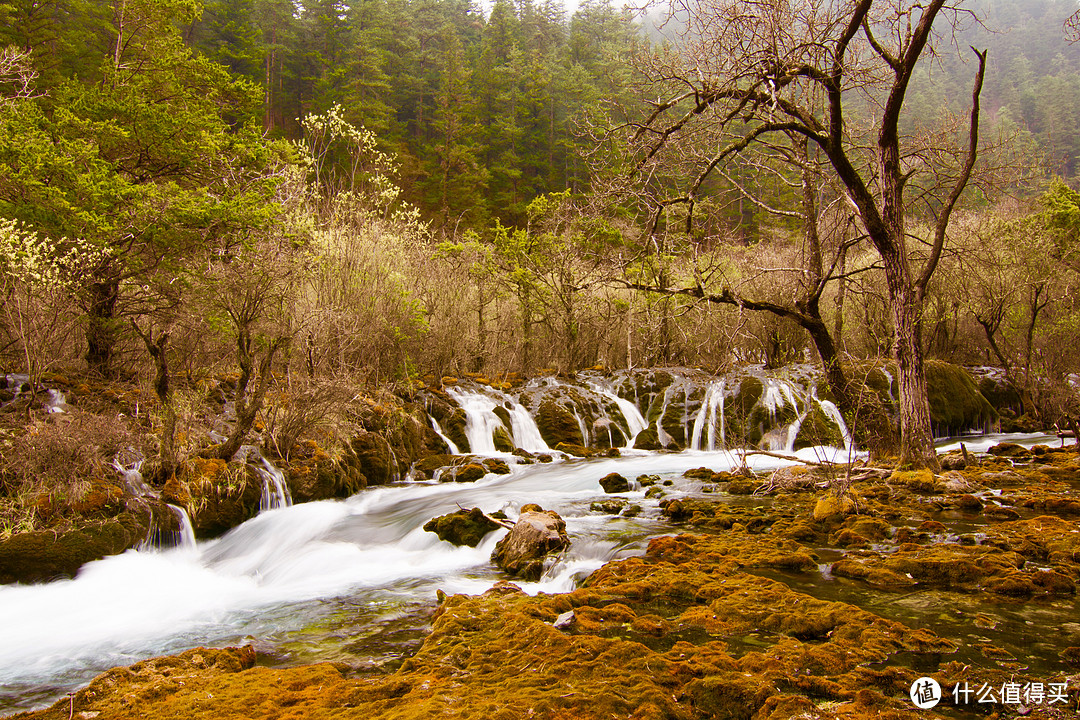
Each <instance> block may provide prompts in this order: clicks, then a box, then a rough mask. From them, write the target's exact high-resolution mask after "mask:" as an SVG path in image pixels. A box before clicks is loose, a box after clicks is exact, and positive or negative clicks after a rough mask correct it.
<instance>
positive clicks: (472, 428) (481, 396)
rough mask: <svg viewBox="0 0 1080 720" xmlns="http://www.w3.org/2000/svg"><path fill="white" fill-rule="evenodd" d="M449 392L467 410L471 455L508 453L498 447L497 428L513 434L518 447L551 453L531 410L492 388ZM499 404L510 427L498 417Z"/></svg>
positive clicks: (451, 390)
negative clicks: (505, 414)
mask: <svg viewBox="0 0 1080 720" xmlns="http://www.w3.org/2000/svg"><path fill="white" fill-rule="evenodd" d="M447 393H448V394H449V395H450V397H452V398H453V399H454V401H455V402H456V403H457V404H458V405H459V406H460V407H461V409H462V410H464V411H465V437H466V438H468V440H469V447H470V448H471V449H472V452H474V453H476V454H477V455H505V454H506V453H503V452H499V451H498V450H497V449H496V448H495V431H496V430H497V429H498V428H502V429H503V430H506V431H507V432H508V433H509V434H510V436H511V437H512V438H513V441H514V445H515V446H516V447H519V448H521V449H523V450H528V451H529V452H551V448H549V447H548V445H547V443H546V442H544V438H543V437H542V436H541V435H540V428H539V427H537V425H536V421H535V420H534V419H533V417H532V415H531V414H530V413H529V411H528V410H527V409H526V408H525V407H524V406H523V405H522V404H521V403H519V402H518V401H517V400H514V399H513V398H511V397H509V396H508V395H506V394H505V393H503V392H501V391H499V390H495V389H492V388H485V389H484V390H483V391H480V390H476V391H466V390H460V389H458V388H450V389H449V390H447ZM499 405H501V406H502V407H503V409H505V410H506V412H507V414H508V415H509V416H510V427H509V428H507V427H506V424H505V423H504V422H503V421H502V420H501V419H500V418H499V416H498V415H496V414H495V408H496V407H497V406H499Z"/></svg>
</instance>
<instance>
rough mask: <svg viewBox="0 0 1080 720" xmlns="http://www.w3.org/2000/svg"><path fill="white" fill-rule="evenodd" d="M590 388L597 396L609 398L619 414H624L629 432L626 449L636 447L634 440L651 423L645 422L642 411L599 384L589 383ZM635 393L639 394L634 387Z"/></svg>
mask: <svg viewBox="0 0 1080 720" xmlns="http://www.w3.org/2000/svg"><path fill="white" fill-rule="evenodd" d="M589 387H590V388H591V389H592V391H593V392H595V393H596V394H597V395H600V396H601V397H604V398H607V399H608V400H610V401H612V402H613V403H615V405H616V406H617V407H618V408H619V412H621V413H622V416H623V420H624V421H625V423H626V431H627V432H626V446H625V447H627V448H632V447H634V440H635V439H636V438H637V436H638V433H640V432H641V431H642V430H644V429H645V428H647V427H648V426H649V423H648V422H646V421H645V418H644V417H642V415H641V411H640V410H638V407H637V405H636V404H634V403H632V402H630V401H629V400H626V399H624V398H621V397H619V396H618V395H616V394H615V393H614V392H612V391H611V390H609V389H607V388H605V387H603V386H601V385H600V384H599V383H596V382H591V383H589ZM634 393H635V395H636V394H637V387H636V386H635V387H634Z"/></svg>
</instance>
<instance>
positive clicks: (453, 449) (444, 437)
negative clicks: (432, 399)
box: [428, 415, 461, 455]
mask: <svg viewBox="0 0 1080 720" xmlns="http://www.w3.org/2000/svg"><path fill="white" fill-rule="evenodd" d="M428 419H429V420H431V429H432V430H434V431H435V433H436V434H437V435H438V436H439V437H440V438H441V439H442V441H443V442H444V443H446V447H448V448H450V454H451V455H460V454H461V450H459V449H458V446H457V444H455V443H454V441H453V440H451V439H450V438H449V437H448V436H447V435H446V433H444V432H443V429H442V427H441V426H440V425H439V421H438V420H436V419H435V417H434V416H431V415H429V416H428Z"/></svg>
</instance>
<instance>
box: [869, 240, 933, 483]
mask: <svg viewBox="0 0 1080 720" xmlns="http://www.w3.org/2000/svg"><path fill="white" fill-rule="evenodd" d="M879 252H880V254H881V257H882V260H883V261H884V267H885V282H886V284H887V285H888V289H889V310H890V312H891V315H892V324H893V359H894V360H895V361H896V368H897V394H898V396H899V401H900V463H901V465H908V466H913V467H927V468H930V469H931V470H935V471H936V470H939V469H940V467H941V466H940V465H939V464H938V459H937V452H936V451H935V450H934V434H933V431H932V429H931V426H930V401H929V397H928V395H927V390H926V374H925V372H924V370H923V357H922V344H921V342H920V335H921V322H920V318H919V310H920V308H918V307H916V302H915V289H914V287H913V284H912V282H911V278H910V272H908V264H907V261H906V257H905V255H904V254H903V251H902V250H900V251H898V252H883V251H882V250H881V249H879Z"/></svg>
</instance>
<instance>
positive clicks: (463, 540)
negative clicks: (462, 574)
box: [424, 508, 502, 547]
mask: <svg viewBox="0 0 1080 720" xmlns="http://www.w3.org/2000/svg"><path fill="white" fill-rule="evenodd" d="M500 527H502V526H501V525H499V524H498V523H497V522H495V521H494V520H492V519H491V518H489V517H488V516H487V515H485V514H484V511H483V510H481V509H480V508H470V509H468V510H465V509H462V510H458V511H457V512H454V513H450V514H449V515H440V516H439V517H436V518H432V519H431V520H428V521H427V522H426V523H424V529H425V530H427V531H428V532H433V533H435V534H436V535H438V536H439V539H440V540H444V541H446V542H448V543H451V544H452V545H459V546H460V545H467V546H468V547H476V546H477V545H479V544H480V541H481V540H483V539H484V537H485V536H486V535H487V534H488V533H490V532H491V531H493V530H498V529H499V528H500Z"/></svg>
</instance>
